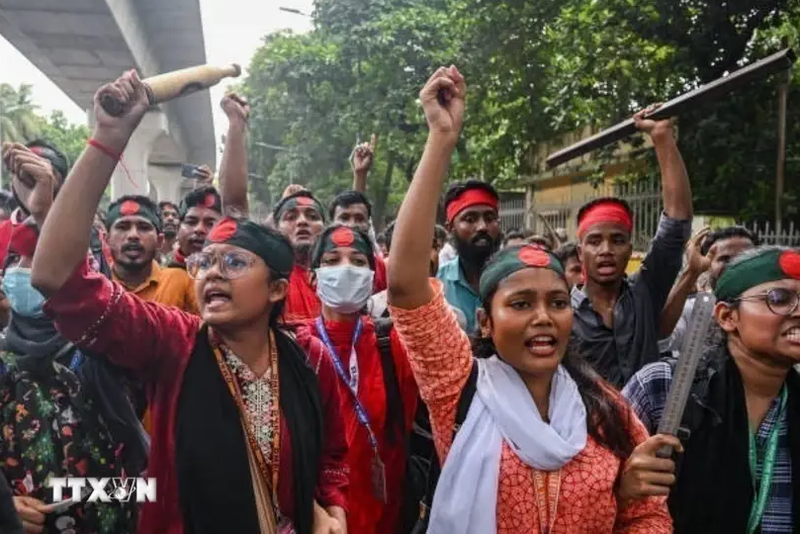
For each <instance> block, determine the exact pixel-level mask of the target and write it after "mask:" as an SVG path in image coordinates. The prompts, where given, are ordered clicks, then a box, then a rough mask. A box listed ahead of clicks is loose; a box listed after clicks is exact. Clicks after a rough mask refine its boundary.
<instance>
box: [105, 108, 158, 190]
mask: <svg viewBox="0 0 800 534" xmlns="http://www.w3.org/2000/svg"><path fill="white" fill-rule="evenodd" d="M166 132H168V125H167V116H166V115H165V114H164V112H162V111H160V110H150V111H148V112H147V114H146V115H145V116H144V118H143V119H142V122H141V123H140V124H139V127H138V128H136V131H135V132H133V136H131V140H130V142H128V146H127V147H126V148H125V152H124V153H123V155H122V162H123V163H124V164H125V167H126V168H127V169H128V173H130V177H128V173H126V172H125V170H124V169H123V168H122V165H117V168H116V169H115V170H114V175H113V176H112V177H111V198H112V199H117V198H119V197H121V196H123V195H144V196H150V194H151V187H150V177H149V172H148V171H149V164H150V153H151V151H152V148H153V142H154V141H155V140H156V139H157V138H158V136H159V135H161V134H162V133H166Z"/></svg>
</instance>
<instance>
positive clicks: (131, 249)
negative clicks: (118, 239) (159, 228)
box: [121, 243, 144, 260]
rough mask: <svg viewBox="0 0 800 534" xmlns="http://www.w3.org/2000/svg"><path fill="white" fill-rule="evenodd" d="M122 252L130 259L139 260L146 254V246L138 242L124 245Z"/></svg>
mask: <svg viewBox="0 0 800 534" xmlns="http://www.w3.org/2000/svg"><path fill="white" fill-rule="evenodd" d="M121 252H122V254H123V255H124V256H125V257H126V258H128V259H129V260H138V259H141V258H142V257H143V256H144V247H143V246H142V245H140V244H138V243H128V244H125V245H122V250H121Z"/></svg>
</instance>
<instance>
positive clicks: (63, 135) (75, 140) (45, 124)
mask: <svg viewBox="0 0 800 534" xmlns="http://www.w3.org/2000/svg"><path fill="white" fill-rule="evenodd" d="M40 121H41V123H42V125H41V126H40V130H39V131H40V136H41V137H43V138H44V139H46V140H47V141H48V142H49V143H52V144H53V145H55V146H56V148H58V149H59V150H60V151H62V152H63V153H64V154H65V155H66V156H67V159H68V160H69V163H70V165H72V164H74V163H75V160H77V159H78V157H79V156H80V155H81V152H83V149H84V148H86V141H88V140H89V135H90V134H91V132H90V131H89V128H88V127H87V126H85V125H82V124H81V125H78V124H71V123H70V122H69V121H68V120H67V118H66V116H64V113H63V112H62V111H59V110H56V111H53V112H52V113H51V114H50V117H48V118H47V119H46V120H45V119H41V118H40Z"/></svg>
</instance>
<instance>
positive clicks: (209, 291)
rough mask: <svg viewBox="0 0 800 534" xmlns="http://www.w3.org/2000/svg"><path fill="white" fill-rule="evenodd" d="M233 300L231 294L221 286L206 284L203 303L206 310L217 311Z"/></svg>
mask: <svg viewBox="0 0 800 534" xmlns="http://www.w3.org/2000/svg"><path fill="white" fill-rule="evenodd" d="M230 302H231V294H230V292H229V291H226V290H224V289H222V288H220V287H219V286H215V285H211V286H206V288H205V289H204V290H203V304H205V309H206V311H215V310H219V309H220V308H224V307H225V306H226V305H227V304H229V303H230Z"/></svg>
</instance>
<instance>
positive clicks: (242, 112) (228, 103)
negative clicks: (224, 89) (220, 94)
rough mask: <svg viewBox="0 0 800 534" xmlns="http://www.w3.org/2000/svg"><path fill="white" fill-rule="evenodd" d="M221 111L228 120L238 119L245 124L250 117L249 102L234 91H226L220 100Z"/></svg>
mask: <svg viewBox="0 0 800 534" xmlns="http://www.w3.org/2000/svg"><path fill="white" fill-rule="evenodd" d="M220 106H221V107H222V111H224V112H225V115H227V117H228V120H229V121H238V122H241V123H244V124H246V123H247V121H248V120H249V118H250V104H248V103H247V100H246V99H245V98H243V97H241V96H239V95H237V94H236V93H228V94H227V95H225V98H223V99H222V102H220Z"/></svg>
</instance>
